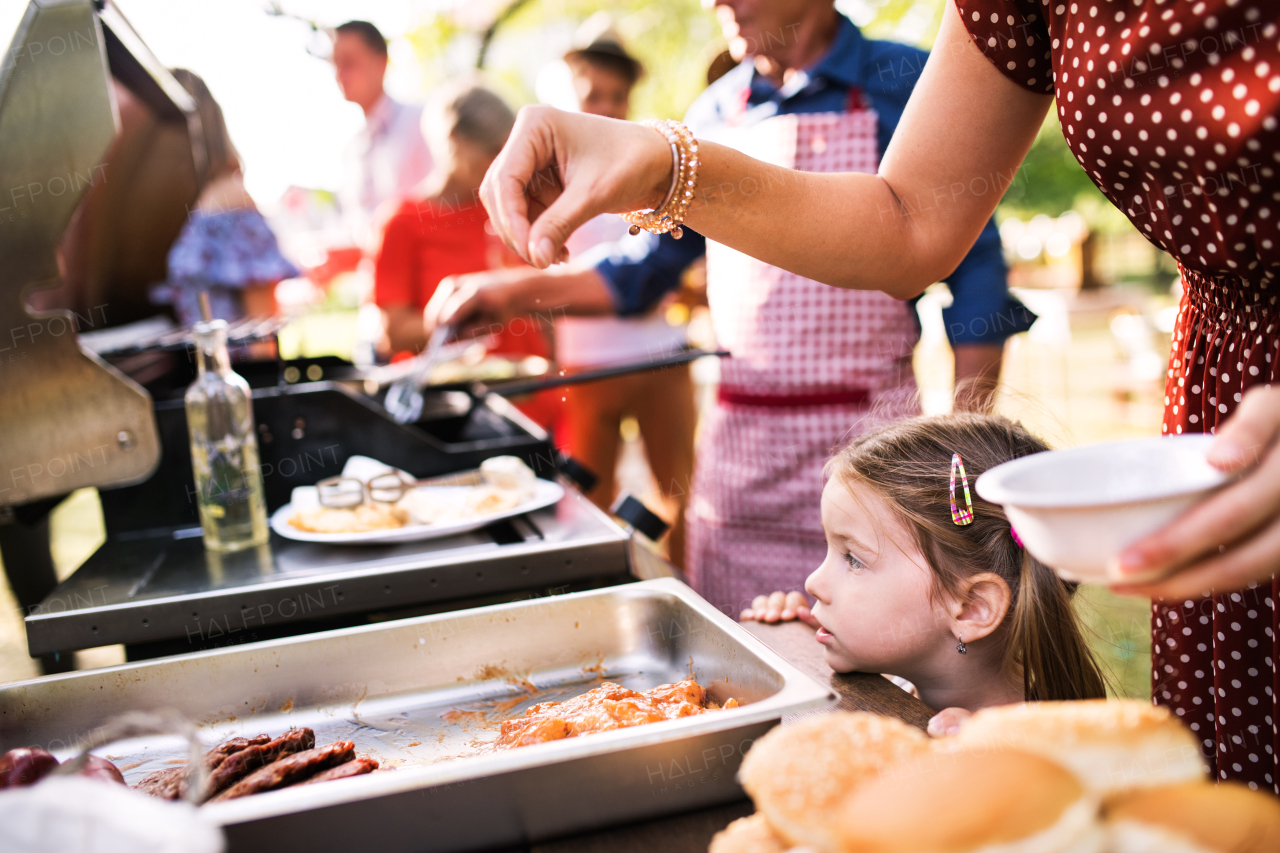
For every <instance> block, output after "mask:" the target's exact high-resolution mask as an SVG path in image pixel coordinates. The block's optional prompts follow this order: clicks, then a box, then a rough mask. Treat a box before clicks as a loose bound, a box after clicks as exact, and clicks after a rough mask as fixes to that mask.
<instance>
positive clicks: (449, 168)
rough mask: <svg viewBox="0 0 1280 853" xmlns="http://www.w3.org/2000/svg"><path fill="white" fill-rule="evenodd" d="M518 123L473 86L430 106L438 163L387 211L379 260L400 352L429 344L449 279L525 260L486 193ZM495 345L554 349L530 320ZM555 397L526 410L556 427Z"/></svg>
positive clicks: (390, 339)
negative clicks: (428, 315) (437, 296)
mask: <svg viewBox="0 0 1280 853" xmlns="http://www.w3.org/2000/svg"><path fill="white" fill-rule="evenodd" d="M514 122H515V115H514V114H513V113H512V112H511V109H510V108H509V107H508V106H507V105H506V104H505V103H504V102H503V101H502V99H501V98H499V97H498V96H497V95H495V94H494V93H493V92H491V91H489V90H488V89H485V88H482V87H480V86H476V85H472V84H460V85H455V86H453V87H450V88H448V89H446V90H445V91H443V92H442V93H441V94H440V95H439V96H438V97H437V98H436V99H435V101H434V102H433V104H432V105H431V106H429V107H428V108H427V109H426V110H425V111H424V112H423V120H422V132H423V134H424V135H425V136H426V139H427V145H428V147H429V148H430V149H431V153H432V157H433V160H434V163H435V165H434V167H433V169H432V171H431V173H430V174H429V175H428V176H427V178H426V180H425V181H423V183H422V184H420V185H419V186H418V188H417V189H416V191H415V193H414V197H412V198H408V199H404V200H402V201H400V202H398V203H395V207H394V208H393V210H392V211H391V212H390V213H389V215H387V214H386V213H384V216H385V222H384V224H383V226H382V236H381V240H380V245H379V247H378V252H377V256H376V259H375V263H374V287H373V298H374V302H375V303H376V304H377V305H378V307H379V308H380V309H381V310H382V317H383V325H384V328H385V332H386V341H387V345H388V346H389V348H390V351H391V354H392V356H393V357H395V356H397V355H399V354H401V353H417V352H419V351H421V350H422V348H423V347H424V346H426V343H427V333H426V331H425V329H424V328H423V322H422V311H423V309H424V308H425V307H426V305H427V303H428V302H429V301H430V300H431V296H432V294H434V293H435V291H436V288H437V287H438V286H439V284H440V281H441V280H442V279H444V278H445V277H447V276H451V275H460V274H462V273H473V272H480V271H482V270H490V269H496V268H498V267H503V266H512V265H519V264H521V263H522V262H521V261H520V259H519V258H518V257H516V255H515V254H514V253H512V252H510V251H509V250H508V249H507V248H506V247H505V246H503V245H502V243H501V241H499V240H498V238H497V237H496V236H494V234H493V229H492V227H491V226H489V218H488V215H487V214H486V213H485V209H484V207H483V206H481V204H480V201H479V193H478V191H479V188H480V182H481V181H482V180H483V179H484V174H485V170H486V169H488V168H489V164H490V163H492V162H493V158H494V157H495V156H496V155H497V153H498V151H500V150H501V149H502V146H503V144H504V143H505V142H506V140H507V135H508V134H509V133H510V132H511V126H512V124H513V123H514ZM486 345H487V346H488V349H489V351H490V352H492V353H495V354H499V355H509V356H516V357H521V356H529V355H536V356H541V357H544V358H545V357H547V356H548V354H549V352H550V349H549V347H548V345H547V341H546V339H545V338H544V337H543V335H542V333H541V331H540V330H539V328H538V325H537V322H536V321H528V320H525V319H524V318H521V319H519V320H518V321H512V322H511V323H508V324H507V325H506V326H504V327H503V328H502V329H501V330H499V331H497V332H496V334H494V335H492V336H491V337H490V338H489V339H488V340H486ZM545 396H546V395H541V396H540V397H538V398H536V399H535V400H534V401H532V402H526V403H523V404H522V405H521V409H522V410H523V411H524V412H525V414H527V415H529V416H530V417H532V418H533V419H534V420H535V421H537V422H538V423H540V424H542V425H543V426H549V425H550V424H551V422H552V421H553V420H554V414H555V413H554V411H553V406H552V405H551V404H550V400H548V399H543V397H545Z"/></svg>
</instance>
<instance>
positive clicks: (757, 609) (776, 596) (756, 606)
mask: <svg viewBox="0 0 1280 853" xmlns="http://www.w3.org/2000/svg"><path fill="white" fill-rule="evenodd" d="M738 619H739V621H742V622H751V621H756V622H790V621H791V620H793V619H799V620H800V621H802V622H805V623H807V624H809V625H812V626H814V627H815V628H816V627H818V623H817V622H816V621H815V620H814V618H813V614H812V613H811V612H809V599H807V598H805V597H804V593H803V592H786V593H784V592H781V591H778V592H775V593H772V594H771V595H757V596H756V597H755V600H754V601H752V602H751V607H750V608H749V609H747V610H744V611H742V615H741V616H739V617H738Z"/></svg>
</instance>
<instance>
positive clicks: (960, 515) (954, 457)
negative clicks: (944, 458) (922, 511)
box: [951, 453, 973, 526]
mask: <svg viewBox="0 0 1280 853" xmlns="http://www.w3.org/2000/svg"><path fill="white" fill-rule="evenodd" d="M956 469H959V471H960V482H961V483H962V484H963V485H964V503H965V508H964V509H960V508H959V507H958V506H956ZM951 521H952V522H954V523H955V524H958V525H960V526H964V525H966V524H973V500H972V499H971V498H970V497H969V478H968V476H966V475H965V473H964V462H962V461H961V459H960V454H959V453H953V454H951Z"/></svg>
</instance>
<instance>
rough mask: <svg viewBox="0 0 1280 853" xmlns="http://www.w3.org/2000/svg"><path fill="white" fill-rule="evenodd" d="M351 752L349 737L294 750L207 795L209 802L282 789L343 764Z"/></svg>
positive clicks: (351, 756)
mask: <svg viewBox="0 0 1280 853" xmlns="http://www.w3.org/2000/svg"><path fill="white" fill-rule="evenodd" d="M355 755H356V745H355V744H354V743H352V742H351V741H349V740H340V741H335V742H333V743H331V744H329V745H327V746H321V747H317V748H315V749H308V750H304V751H302V752H295V753H293V754H292V755H288V756H285V757H284V758H280V759H278V760H276V761H273V762H271V763H270V764H268V765H266V766H265V767H261V768H259V769H258V770H255V771H254V772H252V773H250V774H249V775H248V776H246V777H244V778H243V779H241V780H240V781H239V782H236V783H235V784H234V785H232V786H231V787H229V788H227V789H226V790H224V791H223V792H222V793H220V794H218V795H217V796H216V797H212V798H210V800H209V802H211V803H220V802H224V801H226V800H234V799H238V798H240V797H247V796H249V795H250V794H256V793H258V792H259V791H270V790H273V789H275V788H283V787H284V786H286V785H290V784H292V783H294V782H299V781H301V780H303V779H305V778H306V777H308V776H311V775H313V774H315V773H318V772H322V771H325V770H328V769H330V768H332V767H334V766H335V765H338V764H344V763H346V762H348V761H350V760H351V759H353V758H355Z"/></svg>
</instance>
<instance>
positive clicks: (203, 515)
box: [185, 320, 268, 551]
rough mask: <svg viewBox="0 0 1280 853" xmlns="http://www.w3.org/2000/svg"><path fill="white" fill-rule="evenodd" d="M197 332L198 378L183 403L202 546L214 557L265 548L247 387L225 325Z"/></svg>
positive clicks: (202, 326) (211, 324) (207, 325)
mask: <svg viewBox="0 0 1280 853" xmlns="http://www.w3.org/2000/svg"><path fill="white" fill-rule="evenodd" d="M193 332H194V334H195V345H196V346H195V357H196V362H197V367H198V370H199V374H198V376H197V377H196V381H195V382H193V383H192V385H191V387H190V388H188V389H187V394H186V398H185V402H186V410H187V432H188V435H189V436H190V439H191V465H192V468H193V470H194V473H195V482H196V500H197V502H198V505H199V509H200V525H201V527H203V528H204V544H205V547H206V548H208V549H209V550H211V551H239V550H241V549H244V548H250V547H253V546H255V545H262V544H264V543H266V541H267V537H268V527H267V504H266V499H265V498H264V496H263V490H262V470H261V468H259V466H258V440H257V435H256V433H255V431H254V424H253V404H252V401H251V399H250V394H249V383H247V382H245V381H244V379H243V378H242V377H240V376H239V375H237V374H236V373H234V372H232V370H231V359H230V356H228V354H227V324H226V321H224V320H206V321H205V322H202V323H197V324H196V325H195V326H194V328H193Z"/></svg>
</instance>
